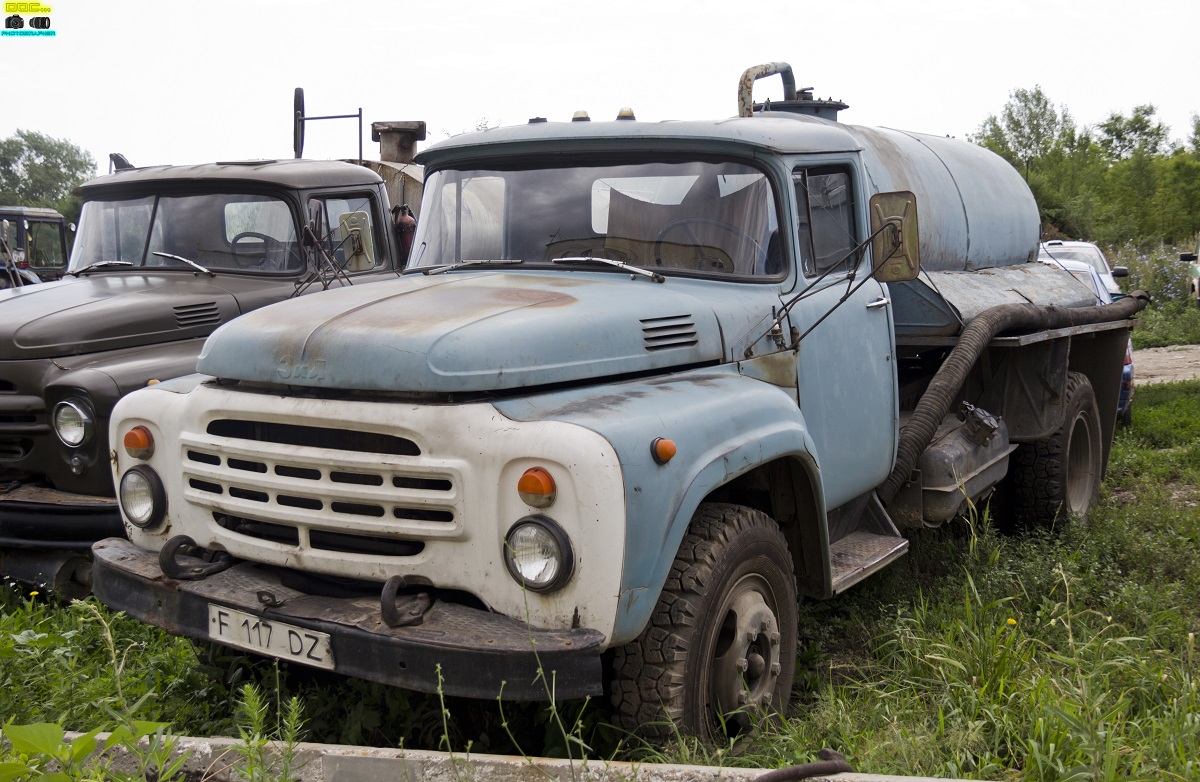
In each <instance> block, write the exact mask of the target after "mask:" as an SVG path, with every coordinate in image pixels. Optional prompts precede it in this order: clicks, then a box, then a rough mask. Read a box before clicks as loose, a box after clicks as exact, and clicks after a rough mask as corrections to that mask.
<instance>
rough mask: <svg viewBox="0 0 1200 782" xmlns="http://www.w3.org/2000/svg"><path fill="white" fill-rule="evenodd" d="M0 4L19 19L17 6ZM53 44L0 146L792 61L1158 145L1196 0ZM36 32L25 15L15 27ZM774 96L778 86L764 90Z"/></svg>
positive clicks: (487, 4)
mask: <svg viewBox="0 0 1200 782" xmlns="http://www.w3.org/2000/svg"><path fill="white" fill-rule="evenodd" d="M3 2H4V3H5V7H6V8H5V13H4V17H5V19H8V18H9V17H11V16H12V14H13V13H14V12H16V11H21V10H25V13H19V14H18V15H20V16H23V17H24V19H26V20H28V19H29V18H31V17H32V16H33V15H34V14H31V13H29V12H28V10H27V8H28V5H29V4H28V3H26V2H24V0H22V2H20V3H17V4H15V5H14V4H13V3H12V2H11V0H3ZM41 6H42V7H43V8H45V7H48V8H49V9H50V11H49V14H43V15H48V16H49V18H50V21H51V29H52V30H53V32H54V33H55V35H54V36H52V37H49V36H39V37H31V36H23V37H11V36H0V74H3V78H2V80H0V81H2V82H3V84H4V89H5V90H6V92H7V96H6V97H7V99H6V100H3V101H0V138H7V137H10V136H11V135H12V134H13V133H14V132H15V131H16V130H17V129H24V130H36V131H40V132H42V133H46V134H48V135H50V136H53V137H55V138H62V139H67V140H69V141H71V142H73V143H75V144H77V145H79V146H81V147H83V148H84V149H85V150H87V151H89V152H90V153H91V154H92V156H93V157H94V158H95V159H96V161H97V166H98V173H106V172H107V171H108V153H110V152H121V153H123V154H124V155H125V156H126V157H127V158H128V159H129V160H130V161H132V162H133V163H134V164H135V165H153V164H162V163H200V162H209V161H214V160H236V159H261V158H268V159H269V158H288V157H292V156H293V153H292V130H291V116H292V105H293V93H294V90H295V88H296V87H302V88H304V91H305V99H306V111H307V113H308V115H310V116H319V115H329V114H353V113H355V112H357V111H358V109H360V108H361V109H362V112H363V139H362V141H363V154H364V156H365V157H368V158H371V157H376V156H377V153H378V146H377V145H376V144H375V143H374V142H372V141H371V138H370V133H371V131H370V123H371V122H373V121H385V120H424V121H425V122H426V123H427V126H428V138H427V140H426V141H425V142H423V143H422V144H421V145H420V148H424V147H426V146H428V145H429V144H431V143H434V142H436V141H438V140H440V139H445V138H447V137H448V136H450V135H453V134H457V133H461V132H463V131H466V130H471V129H474V128H475V127H476V126H477V125H479V124H480V123H485V124H487V125H489V126H490V125H497V124H503V125H511V124H519V123H523V122H525V121H526V120H528V119H529V118H530V117H535V116H538V117H546V118H548V119H550V120H551V121H568V120H569V119H570V118H571V115H572V114H573V113H574V112H575V111H577V110H580V109H582V110H586V111H588V112H589V114H590V115H591V117H592V118H593V119H596V120H600V119H611V118H613V117H615V116H616V114H617V112H618V110H619V109H620V108H621V107H623V106H628V107H631V108H632V109H633V110H634V112H635V113H636V115H637V118H638V119H639V120H652V121H658V120H666V119H702V118H721V117H728V116H732V115H734V114H736V111H737V106H736V93H737V81H738V77H739V76H740V75H741V73H742V71H743V70H745V69H746V68H747V67H750V66H752V65H756V64H759V63H764V62H773V61H785V62H789V63H791V65H792V68H793V71H794V73H795V77H796V82H797V86H799V87H812V88H813V89H814V91H815V93H816V96H817V97H820V98H826V97H832V98H836V99H840V100H842V101H844V102H846V103H848V104H850V108H849V109H848V110H846V111H844V112H842V114H841V117H840V119H841V120H842V121H843V122H848V123H853V124H857V125H868V126H886V127H893V128H900V129H904V130H912V131H920V132H925V133H934V134H939V135H951V136H957V137H960V138H965V137H967V136H968V135H970V134H972V133H974V132H975V131H977V130H978V128H979V125H980V123H981V122H983V120H984V119H985V118H986V117H987V116H988V115H989V114H998V113H999V112H1000V111H1001V110H1002V108H1003V107H1004V104H1005V102H1006V101H1007V100H1008V99H1009V95H1010V93H1011V92H1012V91H1013V90H1014V89H1017V88H1032V87H1034V86H1035V85H1040V86H1041V87H1042V89H1043V91H1044V92H1045V93H1046V94H1047V96H1048V97H1049V98H1050V100H1051V101H1053V102H1054V104H1055V105H1056V106H1057V107H1063V106H1065V107H1066V108H1068V110H1069V111H1070V114H1071V116H1072V117H1073V118H1074V120H1075V122H1076V123H1078V124H1080V125H1095V124H1098V123H1100V122H1102V121H1104V120H1105V119H1106V118H1107V117H1108V116H1109V114H1110V113H1112V112H1121V113H1123V114H1125V115H1129V114H1130V113H1131V111H1132V109H1133V107H1134V106H1137V105H1139V104H1144V103H1152V104H1154V106H1155V107H1156V108H1157V110H1158V111H1157V117H1158V119H1159V120H1160V121H1162V122H1164V123H1166V124H1167V125H1168V126H1169V127H1170V137H1171V138H1172V139H1175V140H1183V139H1185V138H1186V137H1187V136H1188V134H1189V132H1190V129H1191V117H1192V116H1193V115H1195V114H1200V79H1198V78H1197V76H1198V73H1200V66H1198V65H1197V63H1198V62H1200V44H1197V35H1196V33H1197V30H1200V0H1141V2H1137V3H1131V2H1128V0H1120V1H1118V0H1008V2H980V0H908V1H907V2H901V1H898V0H886V1H885V0H827V1H826V2H819V3H818V2H812V1H811V0H790V1H781V0H760V2H756V3H751V4H748V5H741V4H740V3H737V2H727V1H726V2H715V1H714V0H606V2H603V3H600V2H587V3H585V2H579V1H578V0H503V1H502V0H435V2H431V3H403V2H396V1H395V0H391V1H388V0H337V2H332V1H331V0H243V1H242V2H226V1H225V0H206V1H205V2H199V1H193V0H142V2H128V1H127V0H49V2H44V3H41ZM25 29H27V30H28V29H29V26H28V24H27V25H26V28H25ZM764 97H770V98H775V99H778V98H780V97H782V87H781V82H780V80H779V79H778V77H774V78H772V79H770V80H768V81H765V82H760V83H759V86H757V87H756V90H755V98H756V99H758V100H761V99H762V98H764ZM356 135H357V123H356V122H355V121H354V120H328V121H322V122H313V123H310V124H309V126H308V129H307V132H306V144H305V157H310V158H348V157H356V156H357V154H358V143H357V139H356Z"/></svg>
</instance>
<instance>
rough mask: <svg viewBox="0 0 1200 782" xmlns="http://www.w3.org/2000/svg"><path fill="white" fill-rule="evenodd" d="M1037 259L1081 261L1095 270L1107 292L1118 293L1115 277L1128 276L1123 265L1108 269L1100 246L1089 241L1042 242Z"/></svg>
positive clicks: (1127, 270)
mask: <svg viewBox="0 0 1200 782" xmlns="http://www.w3.org/2000/svg"><path fill="white" fill-rule="evenodd" d="M1038 260H1039V261H1049V262H1054V261H1082V262H1083V263H1086V264H1087V265H1088V266H1091V267H1092V268H1093V269H1095V270H1096V274H1098V275H1100V279H1101V280H1103V282H1104V287H1105V288H1106V289H1107V290H1108V292H1109V293H1120V292H1121V288H1120V287H1119V286H1118V285H1117V280H1116V278H1117V277H1128V276H1129V269H1127V268H1125V267H1124V266H1117V267H1115V268H1113V269H1109V268H1108V259H1106V258H1105V257H1104V253H1102V252H1101V251H1100V248H1099V247H1097V246H1096V245H1094V244H1092V243H1091V242H1063V241H1059V240H1057V239H1056V240H1054V241H1051V242H1042V243H1041V245H1039V246H1038Z"/></svg>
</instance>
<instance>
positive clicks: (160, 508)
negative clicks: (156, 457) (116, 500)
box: [118, 464, 167, 529]
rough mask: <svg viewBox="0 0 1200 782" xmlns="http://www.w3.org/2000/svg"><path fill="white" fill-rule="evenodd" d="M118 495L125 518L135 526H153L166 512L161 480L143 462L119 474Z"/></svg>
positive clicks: (145, 527)
mask: <svg viewBox="0 0 1200 782" xmlns="http://www.w3.org/2000/svg"><path fill="white" fill-rule="evenodd" d="M118 496H119V497H120V500H121V510H123V511H124V512H125V518H127V519H129V523H130V524H132V525H134V526H135V527H141V528H142V529H147V528H149V527H153V526H154V525H155V524H158V523H159V522H160V521H162V520H163V517H164V516H165V515H166V513H167V492H166V489H165V488H164V487H163V484H162V480H161V479H160V478H159V477H158V473H156V472H154V470H151V469H150V468H149V467H147V466H146V465H144V464H139V465H137V466H136V467H132V468H130V470H129V471H128V472H126V473H125V474H124V475H122V476H121V486H120V491H119V492H118Z"/></svg>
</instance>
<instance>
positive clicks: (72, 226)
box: [67, 223, 75, 233]
mask: <svg viewBox="0 0 1200 782" xmlns="http://www.w3.org/2000/svg"><path fill="white" fill-rule="evenodd" d="M67 230H68V231H70V232H71V233H75V223H67Z"/></svg>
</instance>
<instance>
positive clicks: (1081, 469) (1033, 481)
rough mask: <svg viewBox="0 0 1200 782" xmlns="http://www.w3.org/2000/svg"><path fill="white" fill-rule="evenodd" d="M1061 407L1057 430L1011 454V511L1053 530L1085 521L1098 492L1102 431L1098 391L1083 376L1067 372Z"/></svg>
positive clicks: (1022, 521) (1025, 522)
mask: <svg viewBox="0 0 1200 782" xmlns="http://www.w3.org/2000/svg"><path fill="white" fill-rule="evenodd" d="M1065 407H1066V412H1065V415H1064V418H1063V423H1062V426H1061V427H1059V429H1058V430H1057V431H1056V432H1054V433H1053V434H1052V435H1050V436H1049V437H1047V438H1046V439H1044V440H1037V441H1036V442H1032V443H1025V444H1023V445H1021V446H1020V447H1019V448H1017V450H1016V451H1015V452H1014V453H1013V456H1012V461H1011V463H1010V467H1009V471H1010V488H1011V490H1012V499H1013V511H1014V512H1015V515H1016V518H1017V521H1018V522H1019V523H1020V524H1022V525H1023V526H1025V527H1027V528H1043V529H1053V528H1054V527H1056V526H1059V527H1061V526H1062V525H1063V524H1066V523H1068V522H1069V521H1070V520H1072V519H1076V518H1077V519H1081V520H1085V519H1086V518H1087V514H1088V511H1089V510H1091V508H1092V506H1093V505H1094V504H1095V502H1096V499H1097V497H1099V496H1100V476H1101V474H1102V473H1103V471H1104V463H1103V458H1104V457H1103V443H1102V438H1103V434H1102V431H1101V428H1100V411H1099V408H1098V407H1097V406H1096V394H1095V392H1094V391H1093V390H1092V384H1091V382H1090V381H1089V380H1088V379H1087V377H1086V376H1085V375H1082V374H1080V373H1078V372H1070V373H1068V374H1067V388H1066V405H1065Z"/></svg>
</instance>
